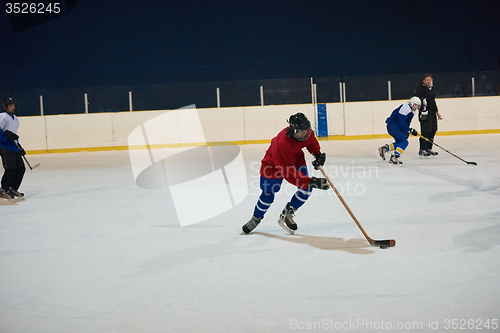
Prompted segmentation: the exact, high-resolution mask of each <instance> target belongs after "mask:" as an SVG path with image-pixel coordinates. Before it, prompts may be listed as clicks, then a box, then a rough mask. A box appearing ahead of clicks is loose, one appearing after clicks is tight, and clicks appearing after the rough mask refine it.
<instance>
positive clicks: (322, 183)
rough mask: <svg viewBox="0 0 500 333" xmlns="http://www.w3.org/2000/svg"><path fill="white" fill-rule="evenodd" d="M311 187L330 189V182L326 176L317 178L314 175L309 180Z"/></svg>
mask: <svg viewBox="0 0 500 333" xmlns="http://www.w3.org/2000/svg"><path fill="white" fill-rule="evenodd" d="M308 187H309V188H317V189H320V190H328V189H329V188H330V184H328V182H327V181H326V179H325V178H316V177H312V178H311V180H310V181H309V185H308Z"/></svg>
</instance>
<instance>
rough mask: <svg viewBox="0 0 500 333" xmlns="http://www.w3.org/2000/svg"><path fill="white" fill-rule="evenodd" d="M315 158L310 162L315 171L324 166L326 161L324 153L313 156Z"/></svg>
mask: <svg viewBox="0 0 500 333" xmlns="http://www.w3.org/2000/svg"><path fill="white" fill-rule="evenodd" d="M314 157H315V158H316V159H315V160H314V161H312V165H313V166H314V169H315V170H318V169H319V167H320V166H323V165H325V161H326V154H325V153H318V154H316V155H314Z"/></svg>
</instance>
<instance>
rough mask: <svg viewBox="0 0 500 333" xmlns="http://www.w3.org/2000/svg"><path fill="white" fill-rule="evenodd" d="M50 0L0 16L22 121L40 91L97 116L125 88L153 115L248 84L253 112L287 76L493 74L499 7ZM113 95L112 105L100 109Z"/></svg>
mask: <svg viewBox="0 0 500 333" xmlns="http://www.w3.org/2000/svg"><path fill="white" fill-rule="evenodd" d="M8 2H10V1H7V0H4V3H8ZM36 2H37V3H41V2H45V3H46V4H48V2H47V1H36ZM60 2H61V8H62V11H61V13H60V14H58V15H55V14H49V13H46V14H17V15H7V14H6V11H5V8H6V7H4V8H3V9H2V11H1V12H0V38H1V39H0V70H1V75H2V77H1V86H0V88H1V91H0V93H1V95H2V96H6V95H16V96H25V97H24V99H25V100H28V99H29V100H30V101H26V102H25V104H24V105H25V110H24V112H25V114H29V113H30V112H28V111H27V110H26V108H27V107H26V106H27V105H30V108H34V107H35V105H36V103H38V95H40V94H43V95H44V97H45V100H46V102H47V103H49V105H52V106H51V107H48V109H51V108H52V109H53V111H52V113H64V112H69V113H70V112H81V109H82V108H81V106H80V104H81V103H83V102H82V101H80V100H81V99H82V98H81V95H82V94H83V93H84V92H87V93H88V94H89V96H92V97H93V98H94V101H95V100H97V99H99V100H101V99H102V101H101V102H100V103H101V106H100V107H97V104H98V103H97V104H96V103H94V104H93V106H96V107H97V109H95V110H94V111H95V112H99V111H106V110H120V109H122V110H123V109H126V108H127V103H128V96H125V92H127V91H129V90H134V101H135V104H136V105H138V107H139V109H152V108H156V107H160V106H164V105H162V103H164V102H165V100H173V99H176V98H177V99H179V100H178V101H177V102H175V103H173V104H172V105H169V106H170V107H180V106H183V105H187V104H191V103H192V101H190V98H191V99H193V97H192V96H193V92H198V93H197V94H198V95H200V94H201V95H202V91H205V90H206V91H210V94H212V92H213V90H214V89H215V87H220V86H223V85H224V84H226V86H227V87H226V88H225V90H221V91H224V92H230V90H231V89H233V90H234V91H233V93H232V96H233V99H235V102H236V103H237V102H238V94H239V93H238V89H237V88H234V86H231V84H230V83H228V82H232V81H247V82H246V83H242V82H240V84H239V85H238V87H240V86H242V87H243V88H244V87H245V85H246V86H247V88H249V87H251V88H252V89H257V91H256V95H255V96H256V97H255V98H254V99H252V102H248V103H246V104H253V105H256V104H259V103H260V98H259V97H258V94H259V92H258V89H259V88H258V87H259V85H262V82H267V83H266V84H265V85H264V87H265V89H266V87H270V86H272V84H271V85H270V83H274V84H275V85H276V84H277V83H278V86H279V87H281V86H282V85H280V84H279V82H280V81H279V80H282V79H288V78H304V79H306V80H305V81H304V82H306V85H307V83H308V82H309V81H308V80H310V79H309V78H310V77H314V78H331V80H330V81H332V82H331V85H332V86H335V85H338V81H345V79H344V78H345V77H350V76H366V75H373V76H376V75H401V74H407V73H419V74H418V75H419V76H418V77H417V78H415V81H414V82H412V83H411V85H412V86H414V85H415V84H417V83H418V82H419V80H420V75H421V74H422V73H424V72H431V73H452V72H475V71H498V70H500V23H499V22H500V19H499V17H500V1H497V0H491V1H490V0H488V1H485V0H477V1H438V0H435V1H431V0H428V1H380V0H373V1H368V0H361V1H356V0H351V1H344V0H339V1H324V0H307V1H306V0H289V1H284V0H266V1H259V0H253V1H249V0H239V1H238V0H233V1H209V0H205V1H194V0H183V1H161V0H79V1H78V0H66V1H60ZM249 80H260V81H256V82H254V83H251V82H249ZM262 80H264V81H262ZM266 80H267V81H266ZM187 82H190V83H192V82H194V83H197V84H195V85H194V86H193V85H190V84H187ZM384 84H385V87H384V88H383V89H386V85H387V84H386V82H384V80H382V85H384ZM292 86H293V84H292ZM199 87H202V88H199ZM231 87H232V88H231ZM204 89H205V90H204ZM221 89H222V88H221ZM337 89H338V87H337ZM278 90H279V89H278ZM127 93H128V92H127ZM271 93H272V91H269V90H268V91H267V94H268V96H271V95H269V94H271ZM33 94H34V95H36V96H35V97H36V98H35V99H34V100H35V102H33V101H31V100H32V99H33V97H29V98H28V97H27V96H28V95H30V96H31V95H33ZM91 94H92V95H91ZM113 94H116V95H119V96H120V97H119V100H120V101H119V102H118V101H116V102H113V103H114V104H113V105H110V106H103V103H104V104H105V103H106V102H104V100H105V99H106V96H111V97H110V98H109V99H110V100H113V97H112V96H113ZM141 94H142V95H141ZM148 94H149V95H148ZM73 95H74V96H73ZM97 96H100V97H99V98H97ZM179 96H180V97H179ZM190 96H191V97H190ZM304 96H305V98H306V99H307V94H305V95H304ZM89 98H90V97H89ZM210 98H211V99H213V97H212V96H210ZM18 99H19V100H20V106H21V110H22V104H21V97H18ZM73 99H77V100H78V101H77V102H75V108H78V110H80V111H78V110H74V111H73V110H72V106H71V105H72V101H73ZM195 99H196V98H195ZM155 100H156V101H160V102H159V103H157V104H158V105H156V104H155V102H154V101H155ZM202 100H203V99H202ZM253 100H255V103H254V102H253ZM194 102H196V101H194ZM303 102H310V96H309V101H307V100H304V101H303ZM30 103H31V104H30ZM50 103H52V104H50ZM58 103H62V104H63V105H64V109H65V110H55V109H57V107H56V105H57V104H58ZM141 103H142V104H141ZM148 103H149V104H148ZM210 103H212V102H210ZM210 103H208V104H210ZM242 103H243V104H245V102H243V101H242ZM115 104H117V105H115ZM118 104H119V105H118ZM201 104H203V103H201ZM76 105H78V106H76Z"/></svg>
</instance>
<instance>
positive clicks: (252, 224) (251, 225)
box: [241, 215, 262, 235]
mask: <svg viewBox="0 0 500 333" xmlns="http://www.w3.org/2000/svg"><path fill="white" fill-rule="evenodd" d="M260 221H262V217H260V218H259V217H256V216H255V215H254V216H252V218H251V219H250V221H248V222H247V223H245V225H244V226H243V227H241V229H242V230H243V232H242V233H241V234H242V235H245V234H249V233H251V232H252V230H253V229H255V228H257V226H258V225H259V223H260Z"/></svg>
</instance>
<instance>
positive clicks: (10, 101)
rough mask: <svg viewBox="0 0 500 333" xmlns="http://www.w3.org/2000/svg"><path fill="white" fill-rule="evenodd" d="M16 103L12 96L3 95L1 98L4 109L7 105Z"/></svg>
mask: <svg viewBox="0 0 500 333" xmlns="http://www.w3.org/2000/svg"><path fill="white" fill-rule="evenodd" d="M16 104H17V101H16V100H15V99H14V98H12V97H5V98H4V99H3V108H4V109H5V110H7V108H8V107H9V105H16Z"/></svg>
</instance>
